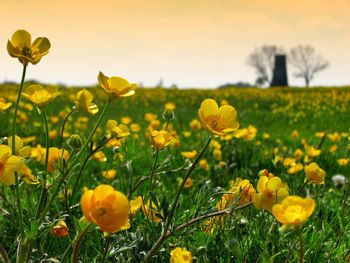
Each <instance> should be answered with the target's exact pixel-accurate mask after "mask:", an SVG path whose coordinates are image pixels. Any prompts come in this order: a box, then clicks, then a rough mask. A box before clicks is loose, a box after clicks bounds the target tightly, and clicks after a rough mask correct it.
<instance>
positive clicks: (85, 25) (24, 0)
mask: <svg viewBox="0 0 350 263" xmlns="http://www.w3.org/2000/svg"><path fill="white" fill-rule="evenodd" d="M349 11H350V1H349V0H307V1H306V0H231V1H230V0H187V1H186V0H148V1H146V0H144V1H142V0H114V1H112V0H99V1H92V0H85V1H81V0H79V1H73V0H70V1H69V0H16V1H14V0H0V22H1V33H0V47H2V48H0V82H2V81H5V80H14V81H19V79H20V74H21V65H20V64H19V62H18V61H17V60H15V59H13V58H11V57H10V56H9V55H8V54H7V51H6V43H7V39H8V38H10V37H11V35H12V33H13V32H14V31H15V30H17V29H26V30H28V31H29V32H30V33H31V34H32V36H33V37H34V38H36V37H38V36H46V37H48V38H49V39H50V41H51V44H52V47H51V50H50V53H49V54H48V55H47V56H46V57H44V58H43V60H42V61H41V62H40V63H39V64H38V65H36V66H30V67H29V70H28V75H27V78H28V79H37V80H40V81H43V82H50V83H64V84H68V85H88V84H94V83H96V77H97V74H98V72H99V71H102V72H104V73H105V74H106V75H107V76H111V75H117V76H122V77H125V78H127V79H128V80H129V81H131V82H135V83H139V82H142V83H143V84H144V85H146V86H150V85H155V84H156V83H158V82H159V80H160V78H163V80H164V84H165V85H167V86H170V85H171V84H173V83H176V84H177V85H179V86H181V87H216V86H218V85H220V84H224V83H227V82H236V81H248V82H251V83H252V82H254V80H255V73H254V70H253V69H252V68H250V67H249V66H247V64H246V59H247V56H248V55H249V53H250V52H251V51H253V50H254V48H255V47H259V46H261V45H262V44H276V45H282V46H284V47H285V48H286V49H289V48H290V47H292V46H295V45H297V44H311V45H313V46H314V47H315V48H316V50H317V51H318V52H320V53H322V54H323V56H324V57H325V58H327V59H328V60H329V61H330V63H331V66H330V68H329V69H327V70H325V71H324V72H321V73H320V74H319V75H318V76H316V79H315V81H314V82H312V83H311V84H313V85H346V84H350V70H349V68H350V66H349V63H350V52H349V50H350V15H349ZM1 43H2V44H1ZM291 72H292V71H291V70H289V79H290V84H291V85H301V84H303V82H302V81H301V80H298V79H295V78H293V76H292V74H291Z"/></svg>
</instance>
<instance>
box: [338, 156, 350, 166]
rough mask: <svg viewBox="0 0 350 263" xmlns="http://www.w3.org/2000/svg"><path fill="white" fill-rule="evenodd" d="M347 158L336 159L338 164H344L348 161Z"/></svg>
mask: <svg viewBox="0 0 350 263" xmlns="http://www.w3.org/2000/svg"><path fill="white" fill-rule="evenodd" d="M349 160H350V159H349V158H340V159H338V160H337V162H338V164H339V165H340V166H346V165H347V164H348V163H349Z"/></svg>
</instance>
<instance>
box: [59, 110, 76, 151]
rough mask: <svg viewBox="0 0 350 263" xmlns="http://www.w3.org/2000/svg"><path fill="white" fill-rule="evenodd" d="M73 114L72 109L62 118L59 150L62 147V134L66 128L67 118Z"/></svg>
mask: <svg viewBox="0 0 350 263" xmlns="http://www.w3.org/2000/svg"><path fill="white" fill-rule="evenodd" d="M74 112H75V109H74V108H73V109H72V110H71V111H70V112H69V113H68V114H67V115H66V117H65V118H64V120H63V124H62V128H61V134H60V148H61V149H62V147H63V133H64V128H65V126H66V123H67V121H68V118H69V116H70V115H72V114H73V113H74Z"/></svg>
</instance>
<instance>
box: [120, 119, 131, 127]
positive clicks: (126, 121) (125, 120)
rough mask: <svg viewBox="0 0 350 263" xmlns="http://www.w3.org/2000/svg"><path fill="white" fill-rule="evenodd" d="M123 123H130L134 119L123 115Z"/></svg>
mask: <svg viewBox="0 0 350 263" xmlns="http://www.w3.org/2000/svg"><path fill="white" fill-rule="evenodd" d="M121 121H122V123H123V124H125V125H128V124H130V123H131V121H132V119H131V118H130V117H122V120H121Z"/></svg>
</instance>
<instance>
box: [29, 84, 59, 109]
mask: <svg viewBox="0 0 350 263" xmlns="http://www.w3.org/2000/svg"><path fill="white" fill-rule="evenodd" d="M59 94H60V93H59V91H58V88H57V87H56V86H50V85H49V86H47V87H45V88H44V87H43V86H41V85H38V84H34V85H30V86H29V87H27V88H26V90H25V92H24V93H23V95H24V96H25V97H26V98H28V99H29V100H30V101H31V102H33V103H34V104H35V105H36V106H38V107H40V108H41V107H44V106H46V105H47V104H49V103H50V102H51V101H53V100H54V98H56V97H57V96H58V95H59Z"/></svg>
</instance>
